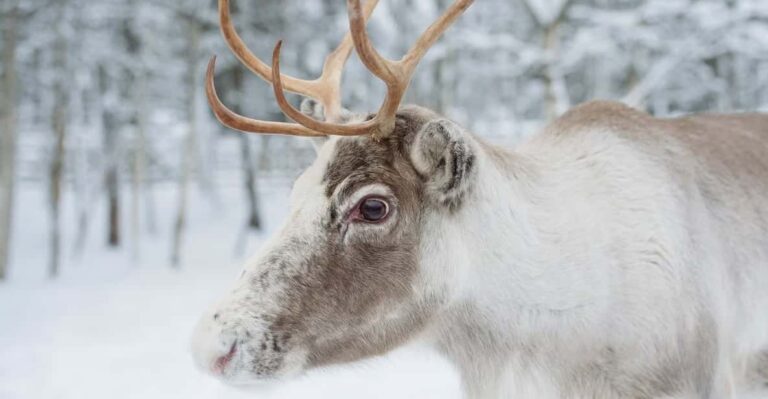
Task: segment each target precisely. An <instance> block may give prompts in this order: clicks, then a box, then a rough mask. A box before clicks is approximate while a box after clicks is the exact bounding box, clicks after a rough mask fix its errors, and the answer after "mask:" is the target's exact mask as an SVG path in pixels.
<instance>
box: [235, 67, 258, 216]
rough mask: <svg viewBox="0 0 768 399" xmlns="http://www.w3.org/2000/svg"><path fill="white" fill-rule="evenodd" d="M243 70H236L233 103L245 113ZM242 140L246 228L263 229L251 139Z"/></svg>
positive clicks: (242, 137)
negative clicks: (242, 104)
mask: <svg viewBox="0 0 768 399" xmlns="http://www.w3.org/2000/svg"><path fill="white" fill-rule="evenodd" d="M242 71H243V70H242V68H235V69H234V72H233V75H232V78H233V79H232V80H233V84H232V86H233V92H234V93H235V94H236V95H237V101H233V104H235V106H234V110H235V112H237V113H241V114H242V112H243V109H242V108H243V107H242V106H241V101H242V98H243V91H244V90H243V72H242ZM238 138H239V140H240V160H241V163H242V168H243V188H244V189H245V197H246V199H247V206H248V209H247V210H246V212H247V219H246V227H247V228H249V229H253V230H259V229H261V217H260V216H259V195H258V190H257V185H258V184H257V183H258V182H257V176H256V164H255V162H254V159H253V151H252V149H251V141H250V137H249V136H248V135H245V134H241V135H239V136H238Z"/></svg>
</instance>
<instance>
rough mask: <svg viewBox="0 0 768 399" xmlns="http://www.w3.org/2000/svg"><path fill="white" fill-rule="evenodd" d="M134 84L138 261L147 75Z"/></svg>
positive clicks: (134, 202)
mask: <svg viewBox="0 0 768 399" xmlns="http://www.w3.org/2000/svg"><path fill="white" fill-rule="evenodd" d="M137 80H138V81H137V82H136V93H135V97H134V98H135V101H136V143H135V145H134V149H133V165H132V166H133V167H132V170H133V171H132V172H133V173H132V174H131V175H132V176H131V177H132V179H131V242H132V246H133V247H132V251H131V252H132V254H131V255H132V257H133V260H134V261H138V260H139V258H140V256H141V245H140V238H141V197H142V192H143V191H144V180H145V179H144V173H145V170H146V163H147V161H146V159H147V157H146V148H147V143H146V131H147V112H148V111H147V106H146V101H147V99H146V82H147V74H146V72H145V71H143V70H142V71H140V72H139V76H138V79H137Z"/></svg>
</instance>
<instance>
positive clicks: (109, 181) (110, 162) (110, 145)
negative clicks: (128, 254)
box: [99, 65, 120, 247]
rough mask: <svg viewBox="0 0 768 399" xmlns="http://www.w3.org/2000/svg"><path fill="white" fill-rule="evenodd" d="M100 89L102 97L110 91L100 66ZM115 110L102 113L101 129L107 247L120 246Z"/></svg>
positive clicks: (103, 67)
mask: <svg viewBox="0 0 768 399" xmlns="http://www.w3.org/2000/svg"><path fill="white" fill-rule="evenodd" d="M99 87H100V91H101V95H102V97H106V96H107V92H108V90H109V76H108V74H107V71H106V67H105V66H104V65H100V66H99ZM116 118H117V117H116V115H115V113H114V110H112V109H110V108H109V107H108V106H105V107H104V108H103V109H102V113H101V127H102V134H103V135H104V156H105V158H106V161H105V166H104V185H105V188H106V191H107V223H108V228H107V245H108V246H110V247H117V246H119V245H120V182H119V176H118V170H117V167H118V160H117V158H118V154H117V139H118V137H117V120H116Z"/></svg>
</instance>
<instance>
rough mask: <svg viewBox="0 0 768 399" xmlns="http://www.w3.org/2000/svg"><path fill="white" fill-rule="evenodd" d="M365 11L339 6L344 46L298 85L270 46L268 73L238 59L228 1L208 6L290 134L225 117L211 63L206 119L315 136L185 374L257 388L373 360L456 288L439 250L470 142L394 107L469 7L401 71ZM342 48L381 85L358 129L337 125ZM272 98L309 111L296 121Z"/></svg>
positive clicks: (450, 255)
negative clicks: (282, 212) (282, 214)
mask: <svg viewBox="0 0 768 399" xmlns="http://www.w3.org/2000/svg"><path fill="white" fill-rule="evenodd" d="M375 3H376V1H370V2H368V3H366V9H365V12H363V10H362V8H361V5H360V2H359V0H350V1H349V14H350V27H351V35H348V36H347V37H346V38H345V39H344V41H343V42H342V43H341V45H340V46H339V47H338V48H337V49H336V50H335V51H334V52H333V53H332V54H331V56H329V57H328V59H327V60H326V63H325V67H324V70H323V74H322V75H321V78H319V79H318V80H315V81H303V80H298V79H294V78H290V77H286V76H282V75H281V74H280V70H279V51H280V44H279V43H278V45H277V46H276V48H275V53H274V57H273V65H272V68H271V70H270V68H269V67H268V66H266V65H265V64H264V63H263V62H261V61H260V60H259V59H258V58H256V57H255V56H254V55H253V54H251V53H250V52H249V51H248V50H247V49H246V48H245V46H244V45H243V43H242V41H241V40H240V38H239V37H238V36H237V34H236V33H235V31H234V29H233V28H232V25H231V20H230V18H229V11H228V8H229V7H228V1H227V0H220V3H219V7H220V16H221V22H222V31H223V32H224V35H225V37H226V38H227V41H228V43H229V44H230V47H231V48H232V49H233V51H234V52H235V54H236V55H237V56H238V58H240V59H241V60H242V61H243V62H244V63H245V64H246V65H247V66H248V67H249V68H251V69H252V70H253V71H254V72H256V73H257V74H259V75H260V76H262V77H263V78H265V79H267V80H268V81H271V82H273V87H274V89H275V94H276V96H277V99H278V103H279V104H280V107H281V108H282V109H283V110H284V112H285V113H286V114H287V115H288V116H290V117H291V118H292V119H294V120H295V121H297V122H299V124H288V123H277V122H265V121H256V120H252V119H248V118H245V117H242V116H240V115H236V114H234V113H233V112H232V111H230V110H229V109H227V108H226V107H225V106H224V105H223V104H222V103H221V102H220V101H219V99H218V97H217V95H216V91H215V88H214V86H213V64H214V63H213V60H212V62H211V63H210V64H209V69H208V76H207V93H208V98H209V100H210V102H211V105H212V107H213V109H214V112H215V114H216V115H217V117H218V118H219V120H221V121H222V122H223V123H224V124H225V125H227V126H230V127H233V128H235V129H238V130H242V131H247V132H257V133H280V134H289V135H302V136H313V137H323V142H322V144H321V145H320V146H319V151H318V152H319V155H318V157H317V159H316V160H315V162H314V163H313V164H312V165H311V166H310V167H309V168H308V169H307V170H306V171H305V172H304V173H303V174H302V175H301V176H300V177H299V178H298V180H297V181H296V183H295V185H294V188H293V192H292V194H291V204H290V207H291V213H290V216H289V218H288V220H287V221H286V223H285V225H284V227H283V228H282V229H281V230H280V231H279V232H278V233H277V234H276V235H275V236H274V237H272V239H271V240H270V241H269V242H268V243H267V244H266V245H265V246H264V248H263V249H262V250H261V253H260V255H259V256H257V257H256V258H254V259H253V260H252V261H250V262H249V263H248V264H247V265H246V266H245V270H244V271H243V273H242V275H241V277H240V279H239V281H238V282H237V284H236V286H235V288H234V289H233V290H232V291H231V292H230V293H229V294H228V295H227V296H226V297H225V298H224V299H223V300H222V301H221V302H220V303H219V304H218V305H216V306H214V307H213V309H212V310H211V311H210V313H208V314H206V315H205V316H204V317H203V319H202V320H201V322H200V325H199V326H198V328H197V330H196V333H195V338H194V354H195V357H196V360H197V362H198V363H199V365H200V366H201V367H203V368H204V369H206V370H208V371H211V372H213V373H214V374H217V375H219V376H222V377H223V378H225V379H226V380H229V381H243V380H245V381H248V380H263V379H270V378H274V377H281V376H286V375H291V374H293V373H296V372H299V371H301V370H304V369H307V368H311V367H316V366H320V365H325V364H330V363H338V362H347V361H352V360H356V359H360V358H363V357H368V356H372V355H376V354H381V353H384V352H386V351H388V350H390V349H391V348H393V347H395V346H398V345H400V344H402V343H404V342H406V341H408V340H410V339H413V338H414V337H417V336H418V335H419V334H421V333H423V332H425V331H426V330H427V329H428V326H429V325H430V323H431V322H432V321H433V320H434V319H435V318H436V317H439V314H440V311H441V310H442V309H444V308H445V307H446V306H448V304H449V303H450V302H451V299H452V298H453V297H454V296H455V295H456V294H457V292H458V290H459V282H460V280H461V279H460V275H461V267H459V266H458V265H461V255H460V254H457V252H456V250H455V248H452V246H451V244H452V243H454V242H455V241H454V240H455V234H453V231H454V230H453V229H452V227H451V226H450V223H451V218H450V216H451V215H453V214H455V213H456V212H458V211H460V210H461V208H462V204H463V202H464V201H465V199H466V198H467V197H468V196H469V195H470V194H471V192H472V190H471V188H472V186H473V184H472V182H473V180H474V176H475V175H476V170H477V169H478V167H479V165H477V162H476V157H475V153H476V145H477V144H476V143H475V141H474V140H473V138H472V137H471V136H470V135H469V134H468V133H466V132H465V131H464V130H463V129H461V128H460V127H459V126H457V125H455V124H454V123H452V122H450V121H447V120H445V119H443V118H441V117H440V116H438V115H436V114H435V113H433V112H431V111H429V110H426V109H423V108H420V107H415V106H406V107H400V106H399V104H400V101H401V99H402V96H403V94H404V92H405V89H406V88H407V86H408V81H409V79H410V76H411V74H412V73H413V70H414V68H415V66H416V64H417V63H418V61H419V59H420V58H421V57H422V56H423V54H424V52H426V49H427V48H428V47H429V46H430V45H431V44H432V43H434V41H435V40H437V38H438V37H439V35H440V34H441V33H442V32H443V31H444V30H445V29H446V28H447V27H448V25H450V23H451V22H452V21H453V20H455V18H456V17H458V15H460V14H461V12H462V11H463V10H465V9H466V8H467V7H468V6H469V5H470V3H471V0H458V1H456V3H455V4H453V6H452V7H451V8H450V9H449V10H448V11H447V12H446V13H445V14H444V15H443V16H442V17H441V18H440V20H439V21H438V22H436V23H435V24H433V25H432V26H431V27H430V28H429V29H428V30H427V31H426V32H425V34H424V35H423V36H422V37H421V38H420V39H419V41H418V42H417V44H416V45H415V46H414V48H413V49H411V51H409V52H408V54H407V55H406V56H405V57H404V58H403V59H402V60H400V61H391V60H387V59H384V58H382V57H381V56H379V55H378V53H376V50H375V49H373V47H372V46H371V45H370V41H369V40H368V37H367V35H366V33H365V18H364V17H363V15H364V14H365V15H366V16H367V15H370V13H371V12H372V10H373V7H374V6H375ZM352 44H354V46H355V48H356V49H357V52H358V54H359V55H360V57H361V59H362V60H363V63H364V64H365V65H366V66H367V67H368V68H369V69H370V70H371V71H373V73H374V74H376V75H377V76H379V77H380V78H381V79H383V80H384V81H385V82H386V83H387V88H388V94H387V97H386V99H385V101H384V105H382V107H381V109H380V110H379V112H378V113H376V114H374V115H371V116H369V117H363V118H355V117H353V118H349V117H348V116H349V115H346V113H345V112H344V111H342V108H341V105H340V100H339V98H340V96H339V82H340V80H341V79H340V77H341V69H342V67H343V64H344V62H345V61H346V59H347V57H348V56H349V53H350V52H351V49H352ZM283 86H285V87H286V88H287V89H288V90H291V91H294V92H296V93H300V94H303V95H306V96H308V97H311V98H314V99H316V100H317V101H318V102H319V103H312V102H307V103H305V105H304V106H302V110H303V111H305V112H302V111H299V110H297V109H295V108H293V107H292V106H291V105H290V104H289V103H288V102H287V101H286V100H285V97H284V95H283V92H282V88H283ZM312 104H318V105H319V106H317V107H315V106H312ZM318 109H321V110H322V111H323V112H322V115H318V112H316V111H317V110H318ZM354 120H359V122H352V121H354ZM343 121H346V123H341V122H343Z"/></svg>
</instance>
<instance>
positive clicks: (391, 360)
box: [0, 181, 460, 399]
mask: <svg viewBox="0 0 768 399" xmlns="http://www.w3.org/2000/svg"><path fill="white" fill-rule="evenodd" d="M273 183H274V182H273ZM287 187H288V185H287V184H285V183H284V182H281V183H279V184H269V188H268V189H265V190H262V191H263V195H262V198H264V200H265V205H264V215H265V216H266V218H267V221H266V222H267V230H272V229H274V228H275V227H276V225H277V224H278V223H280V221H281V220H282V218H283V216H284V214H285V210H284V209H281V208H280V207H279V204H283V203H285V201H286V199H287V195H288V188H287ZM218 192H219V193H220V200H219V205H218V206H215V205H212V204H211V203H210V202H209V201H206V200H204V199H203V198H202V196H201V195H199V193H198V192H196V191H195V192H193V193H192V194H193V195H192V202H191V220H190V221H189V235H188V238H187V243H186V245H185V250H184V253H185V254H186V259H185V262H184V265H183V266H182V268H181V269H180V270H172V269H171V268H170V267H169V265H168V262H167V260H168V258H169V249H170V244H169V239H168V237H169V236H170V224H171V219H172V217H171V216H170V215H173V211H174V207H173V203H174V198H175V197H174V195H175V193H174V190H173V187H172V186H166V187H162V186H161V187H160V188H159V189H158V192H157V198H158V200H157V205H158V215H161V216H159V217H158V220H157V222H158V230H157V232H156V235H154V236H152V235H145V236H144V237H143V239H142V241H141V246H140V248H141V252H140V254H141V256H140V261H133V260H131V256H130V255H129V253H130V251H128V250H120V251H108V250H106V249H105V248H104V245H103V242H104V237H105V235H104V226H103V225H101V224H103V223H104V222H103V220H102V219H104V218H103V217H100V216H101V215H103V214H104V213H105V210H104V209H103V208H104V204H103V203H96V204H93V206H94V209H93V211H92V215H93V224H92V226H91V228H90V232H89V237H88V242H87V247H86V250H85V251H84V253H83V255H82V257H80V258H77V257H75V256H74V255H73V254H72V250H71V249H72V247H73V245H74V243H73V240H72V239H71V237H72V235H73V234H74V223H73V220H72V218H71V217H69V216H71V214H73V212H72V209H74V204H73V203H72V202H71V201H72V199H71V198H72V196H71V195H70V196H68V198H69V199H68V200H67V201H65V204H64V208H65V209H66V212H65V216H67V217H65V218H64V224H63V226H64V231H65V236H66V237H67V238H68V239H67V240H66V241H65V242H64V250H65V254H64V263H65V264H64V269H63V272H62V275H61V277H60V278H59V279H57V280H55V281H50V280H48V279H46V277H45V268H46V266H47V246H46V242H47V228H48V226H47V224H46V220H47V219H46V218H47V207H46V201H45V195H44V194H43V193H42V192H40V191H39V186H38V185H30V184H22V185H21V187H20V190H19V192H18V197H17V202H16V203H17V205H18V208H17V210H16V213H15V221H14V222H15V234H16V235H15V241H14V244H15V247H14V253H13V258H12V263H11V267H12V270H11V276H10V277H11V279H10V282H8V283H5V284H1V285H0V398H2V399H43V398H44V399H70V398H71V399H91V398H99V399H101V398H110V399H122V398H126V399H128V398H131V399H133V398H144V399H152V398H162V399H166V398H184V399H189V398H196V399H197V398H200V399H203V398H282V399H289V398H307V397H312V398H458V397H459V396H460V395H459V384H458V379H457V377H456V373H455V371H454V370H453V369H452V368H451V367H450V366H449V365H448V364H447V363H446V362H445V361H444V360H442V359H441V358H439V357H438V356H437V355H435V354H433V353H432V352H430V351H428V350H426V349H419V348H405V349H401V350H399V351H397V352H395V353H392V354H391V355H389V356H386V357H383V358H378V359H373V360H370V361H367V362H364V363H359V364H354V365H350V366H344V367H336V368H333V369H326V370H319V371H314V372H311V373H309V374H308V375H307V376H305V377H302V378H300V379H299V380H297V381H292V382H287V383H284V384H281V385H280V386H277V387H274V388H272V389H270V390H269V391H258V392H253V391H242V390H238V389H234V388H230V387H227V386H224V385H222V384H221V383H219V382H218V381H216V380H214V379H213V378H210V377H208V376H205V375H203V374H201V373H200V372H198V371H197V370H196V369H195V368H194V367H193V364H192V360H191V356H190V354H189V351H188V346H189V344H188V341H189V336H190V333H191V330H192V326H193V325H194V323H195V321H196V319H197V317H198V316H199V315H200V314H201V312H202V311H203V309H204V308H205V307H206V306H207V305H208V304H209V303H211V301H212V300H213V299H214V298H216V297H217V296H218V295H220V294H221V293H223V292H224V290H225V289H226V288H227V287H228V286H229V284H230V283H231V282H232V281H233V280H234V278H235V276H236V275H237V273H238V271H239V266H240V263H241V262H242V257H241V256H237V255H235V252H236V250H235V248H236V246H237V245H236V243H237V241H238V239H239V238H240V237H239V236H240V235H241V234H242V229H241V227H240V226H241V225H242V222H241V220H242V213H241V212H242V209H241V208H240V206H241V205H242V202H243V201H242V200H241V198H239V197H238V196H239V195H240V191H239V189H238V186H237V185H236V181H232V182H230V184H229V185H228V186H225V187H219V190H218ZM125 200H126V201H124V205H127V204H128V201H127V198H126V199H125ZM126 216H127V215H126ZM124 232H125V233H126V234H127V233H128V229H125V231H124ZM262 239H263V237H262V236H250V237H248V242H247V247H248V250H247V251H245V252H254V251H256V250H258V246H259V244H260V242H261V240H262Z"/></svg>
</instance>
